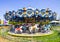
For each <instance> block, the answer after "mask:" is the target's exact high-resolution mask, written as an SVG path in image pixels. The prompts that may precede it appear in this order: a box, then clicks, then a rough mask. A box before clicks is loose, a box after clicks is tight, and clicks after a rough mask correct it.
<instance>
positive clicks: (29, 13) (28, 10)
mask: <svg viewBox="0 0 60 42" xmlns="http://www.w3.org/2000/svg"><path fill="white" fill-rule="evenodd" d="M26 12H27V15H28V17H32V16H33V14H34V11H33V10H32V9H27V11H26Z"/></svg>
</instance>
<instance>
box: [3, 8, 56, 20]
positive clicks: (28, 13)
mask: <svg viewBox="0 0 60 42" xmlns="http://www.w3.org/2000/svg"><path fill="white" fill-rule="evenodd" d="M38 16H40V17H42V18H45V17H48V18H52V17H53V18H56V12H52V10H50V9H49V8H48V9H41V10H39V9H35V10H34V9H32V8H28V9H27V8H25V7H24V8H23V9H18V10H17V11H15V10H12V11H8V12H6V13H5V15H4V18H5V19H6V20H16V19H22V18H23V17H27V18H31V17H38Z"/></svg>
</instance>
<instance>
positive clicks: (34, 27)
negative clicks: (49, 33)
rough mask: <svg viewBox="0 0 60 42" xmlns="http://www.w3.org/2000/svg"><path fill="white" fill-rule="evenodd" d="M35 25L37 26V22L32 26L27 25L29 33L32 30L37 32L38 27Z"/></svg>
mask: <svg viewBox="0 0 60 42" xmlns="http://www.w3.org/2000/svg"><path fill="white" fill-rule="evenodd" d="M37 26H38V24H35V25H34V26H31V27H29V31H30V32H31V33H32V31H34V32H37V30H38V29H39V28H38V27H37Z"/></svg>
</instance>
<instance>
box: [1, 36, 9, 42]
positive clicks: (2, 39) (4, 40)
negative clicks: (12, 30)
mask: <svg viewBox="0 0 60 42" xmlns="http://www.w3.org/2000/svg"><path fill="white" fill-rule="evenodd" d="M0 42H9V40H7V39H4V38H2V37H0Z"/></svg>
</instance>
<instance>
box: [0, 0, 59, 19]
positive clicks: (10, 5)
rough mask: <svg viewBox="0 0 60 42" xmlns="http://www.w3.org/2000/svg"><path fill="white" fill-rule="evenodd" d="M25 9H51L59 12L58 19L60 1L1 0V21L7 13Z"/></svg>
mask: <svg viewBox="0 0 60 42" xmlns="http://www.w3.org/2000/svg"><path fill="white" fill-rule="evenodd" d="M23 7H32V8H38V9H42V8H50V9H52V11H55V12H57V14H58V16H57V17H59V15H60V0H0V19H4V17H3V15H4V13H5V12H6V11H9V10H11V11H12V10H18V9H19V8H23Z"/></svg>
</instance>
